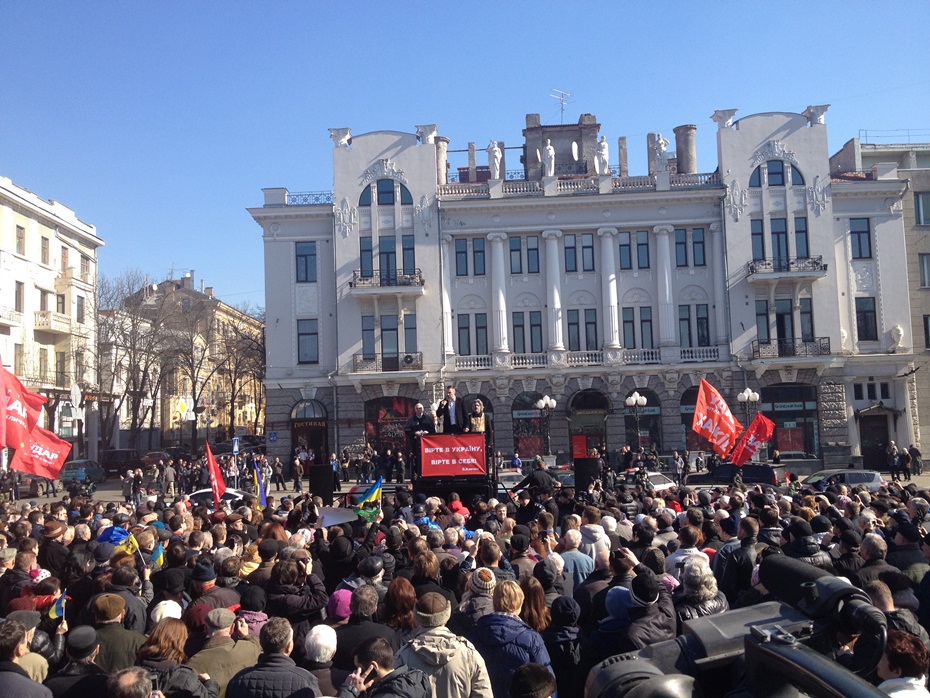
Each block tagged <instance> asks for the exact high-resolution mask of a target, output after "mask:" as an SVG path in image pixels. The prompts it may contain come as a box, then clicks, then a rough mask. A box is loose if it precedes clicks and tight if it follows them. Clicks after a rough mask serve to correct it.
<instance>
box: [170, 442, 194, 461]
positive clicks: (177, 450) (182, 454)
mask: <svg viewBox="0 0 930 698" xmlns="http://www.w3.org/2000/svg"><path fill="white" fill-rule="evenodd" d="M165 453H167V454H168V455H169V456H170V457H171V458H174V462H175V463H177V462H178V461H180V460H181V459H182V458H183V459H184V460H186V461H187V462H188V463H189V462H190V461H191V459H192V458H193V456H191V452H190V449H189V448H188V447H187V446H169V447H168V448H166V449H165Z"/></svg>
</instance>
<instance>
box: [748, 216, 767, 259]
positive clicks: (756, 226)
mask: <svg viewBox="0 0 930 698" xmlns="http://www.w3.org/2000/svg"><path fill="white" fill-rule="evenodd" d="M750 226H751V232H750V234H751V235H752V259H753V261H756V262H758V261H761V260H763V259H765V237H764V234H763V232H762V221H761V220H760V219H758V218H756V219H753V221H752V223H751V224H750Z"/></svg>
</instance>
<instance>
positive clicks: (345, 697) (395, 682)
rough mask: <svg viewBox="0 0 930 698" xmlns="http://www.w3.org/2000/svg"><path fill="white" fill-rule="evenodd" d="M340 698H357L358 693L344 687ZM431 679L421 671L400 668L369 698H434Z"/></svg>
mask: <svg viewBox="0 0 930 698" xmlns="http://www.w3.org/2000/svg"><path fill="white" fill-rule="evenodd" d="M338 696H339V698H357V696H358V691H356V690H354V689H352V688H349V687H348V686H345V685H343V687H342V688H340V689H339V693H338ZM432 696H433V689H432V687H431V686H430V683H429V679H428V678H427V677H426V674H424V673H423V672H422V671H420V670H419V669H408V668H407V667H406V666H400V667H398V668H396V669H395V670H394V671H392V672H391V673H390V674H388V675H387V676H385V677H384V678H383V679H381V680H380V681H379V682H378V683H376V684H375V685H374V686H372V687H371V690H370V691H368V693H367V698H432Z"/></svg>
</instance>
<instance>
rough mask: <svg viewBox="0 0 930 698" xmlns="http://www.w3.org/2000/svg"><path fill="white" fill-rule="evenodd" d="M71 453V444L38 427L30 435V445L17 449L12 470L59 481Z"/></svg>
mask: <svg viewBox="0 0 930 698" xmlns="http://www.w3.org/2000/svg"><path fill="white" fill-rule="evenodd" d="M69 453H71V444H70V443H69V442H68V441H65V440H64V439H60V438H58V437H57V436H55V434H53V433H52V432H50V431H48V430H47V429H43V428H42V427H36V428H35V429H33V430H32V432H31V433H30V434H29V443H28V444H27V445H26V446H25V447H23V448H17V449H16V453H14V454H13V460H12V461H10V468H11V469H12V470H19V471H20V472H23V473H30V474H31V475H38V476H39V477H45V478H48V479H49V480H57V479H58V475H59V474H60V473H61V467H62V466H63V465H64V464H65V461H66V460H67V458H68V454H69Z"/></svg>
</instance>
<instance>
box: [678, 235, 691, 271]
mask: <svg viewBox="0 0 930 698" xmlns="http://www.w3.org/2000/svg"><path fill="white" fill-rule="evenodd" d="M675 266H677V267H686V266H688V231H687V230H676V231H675Z"/></svg>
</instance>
